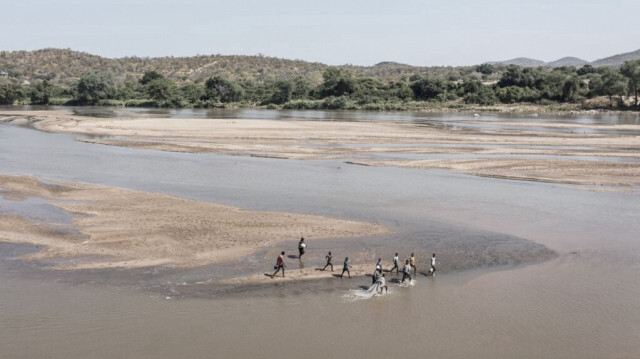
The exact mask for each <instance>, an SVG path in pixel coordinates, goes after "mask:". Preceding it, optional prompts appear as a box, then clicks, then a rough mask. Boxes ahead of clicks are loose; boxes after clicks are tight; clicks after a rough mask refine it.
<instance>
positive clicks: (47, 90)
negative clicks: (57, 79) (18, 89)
mask: <svg viewBox="0 0 640 359" xmlns="http://www.w3.org/2000/svg"><path fill="white" fill-rule="evenodd" d="M53 91H54V87H53V85H52V84H51V83H50V82H49V81H47V80H44V81H40V82H38V83H37V84H35V85H33V86H31V88H30V89H29V99H30V101H31V103H32V104H34V105H48V104H49V99H50V98H51V97H52V95H53Z"/></svg>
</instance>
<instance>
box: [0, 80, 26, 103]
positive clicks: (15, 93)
mask: <svg viewBox="0 0 640 359" xmlns="http://www.w3.org/2000/svg"><path fill="white" fill-rule="evenodd" d="M22 96H23V91H22V87H20V85H18V84H16V83H14V82H13V81H11V80H8V79H4V78H0V105H13V103H14V102H15V101H16V100H19V99H21V98H22Z"/></svg>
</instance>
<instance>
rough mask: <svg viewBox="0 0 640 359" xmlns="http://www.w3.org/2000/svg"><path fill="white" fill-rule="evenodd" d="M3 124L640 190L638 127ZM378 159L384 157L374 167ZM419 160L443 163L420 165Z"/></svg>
mask: <svg viewBox="0 0 640 359" xmlns="http://www.w3.org/2000/svg"><path fill="white" fill-rule="evenodd" d="M0 121H2V122H7V123H13V124H22V125H31V126H34V127H35V128H38V129H41V130H44V131H51V132H60V133H72V134H78V135H85V136H87V137H84V138H81V139H80V140H81V141H85V142H89V143H95V144H104V145H113V146H125V147H130V148H141V149H154V150H162V151H176V152H189V153H217V154H225V155H238V156H255V157H271V158H284V159H331V158H345V159H346V158H348V159H355V160H352V163H356V164H361V165H369V166H398V167H408V168H421V169H445V170H451V171H459V172H462V173H466V174H472V175H478V176H485V177H496V178H504V179H515V180H526V181H541V182H552V183H569V184H583V185H592V186H602V185H604V186H637V185H639V184H640V136H638V135H620V134H618V132H619V131H630V132H631V133H633V132H636V133H640V125H635V124H625V125H582V124H574V123H552V124H550V123H544V122H536V121H531V122H527V123H526V124H522V123H518V122H500V123H498V122H492V121H468V122H467V123H466V124H465V125H482V126H485V127H489V128H491V126H498V127H497V128H498V129H497V130H489V131H487V130H477V129H470V128H458V129H452V128H450V127H449V126H447V125H446V124H440V123H437V122H434V123H428V124H421V123H406V122H402V121H397V122H393V121H351V122H349V121H343V122H335V121H315V120H267V119H260V120H252V119H219V120H212V119H197V118H188V119H173V118H169V119H167V118H149V117H148V116H136V117H133V116H132V117H129V118H118V119H97V118H90V117H82V116H76V115H73V114H72V113H70V112H65V111H64V110H56V111H14V112H10V111H3V112H2V113H0ZM499 126H502V127H504V126H510V127H513V128H509V129H504V128H502V127H499ZM531 127H535V128H538V130H535V129H531ZM594 130H595V131H596V132H597V133H593V132H594ZM609 132H610V133H609ZM376 156H385V157H391V158H387V159H384V160H381V159H376V158H374V157H376ZM424 156H439V157H440V158H437V159H432V158H431V159H424V158H420V157H424ZM461 157H462V158H461ZM514 157H515V158H514ZM585 158H587V159H585ZM622 190H624V189H622Z"/></svg>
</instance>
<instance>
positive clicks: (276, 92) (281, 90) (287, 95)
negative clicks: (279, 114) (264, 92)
mask: <svg viewBox="0 0 640 359" xmlns="http://www.w3.org/2000/svg"><path fill="white" fill-rule="evenodd" d="M292 93H293V83H291V81H287V80H279V81H276V82H275V83H274V84H273V94H272V95H271V99H270V100H269V103H274V104H278V105H281V104H283V103H286V102H289V101H291V95H292Z"/></svg>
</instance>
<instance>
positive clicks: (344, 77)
mask: <svg viewBox="0 0 640 359" xmlns="http://www.w3.org/2000/svg"><path fill="white" fill-rule="evenodd" d="M322 79H323V80H324V81H323V83H322V85H321V91H320V95H321V96H322V97H323V98H324V97H329V96H334V97H340V96H345V95H349V94H352V93H353V92H354V91H355V81H354V78H353V75H352V74H351V73H350V72H349V71H347V70H345V69H342V68H339V67H329V68H327V69H326V70H324V72H323V73H322Z"/></svg>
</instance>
